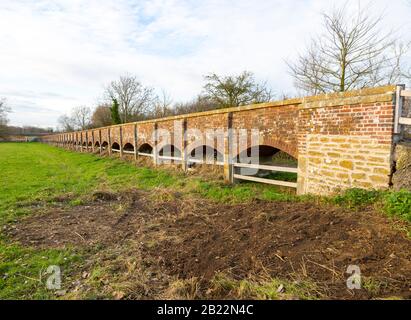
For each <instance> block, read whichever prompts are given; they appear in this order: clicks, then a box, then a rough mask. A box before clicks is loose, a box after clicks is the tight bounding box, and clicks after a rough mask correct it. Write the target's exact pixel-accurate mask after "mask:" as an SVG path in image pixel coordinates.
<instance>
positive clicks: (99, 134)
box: [98, 129, 103, 155]
mask: <svg viewBox="0 0 411 320" xmlns="http://www.w3.org/2000/svg"><path fill="white" fill-rule="evenodd" d="M98 145H99V149H100V155H101V153H102V150H103V147H102V146H101V129H99V130H98Z"/></svg>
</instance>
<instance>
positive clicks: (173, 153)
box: [158, 144, 181, 157]
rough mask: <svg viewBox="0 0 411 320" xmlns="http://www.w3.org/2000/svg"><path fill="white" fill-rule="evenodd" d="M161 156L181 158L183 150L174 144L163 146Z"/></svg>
mask: <svg viewBox="0 0 411 320" xmlns="http://www.w3.org/2000/svg"><path fill="white" fill-rule="evenodd" d="M158 154H159V155H160V156H168V157H181V150H180V149H179V148H177V147H176V146H175V145H173V144H167V145H165V146H162V147H161V149H160V151H159V153H158Z"/></svg>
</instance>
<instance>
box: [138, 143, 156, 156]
mask: <svg viewBox="0 0 411 320" xmlns="http://www.w3.org/2000/svg"><path fill="white" fill-rule="evenodd" d="M138 152H141V153H147V154H152V153H153V147H152V146H151V145H149V144H148V143H143V144H142V145H141V146H140V147H139V148H138Z"/></svg>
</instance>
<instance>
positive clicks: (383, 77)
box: [288, 4, 407, 94]
mask: <svg viewBox="0 0 411 320" xmlns="http://www.w3.org/2000/svg"><path fill="white" fill-rule="evenodd" d="M368 11H369V10H367V11H365V10H363V9H361V8H360V7H359V8H358V10H357V12H356V13H355V14H352V13H350V12H349V11H348V9H347V4H345V5H344V6H342V7H341V8H335V9H333V10H332V11H331V13H323V21H324V34H322V35H320V36H319V37H317V38H315V39H313V41H312V43H311V45H310V46H309V47H308V49H307V51H306V53H305V54H302V55H300V56H299V57H298V59H297V61H296V62H294V63H288V66H289V70H290V73H291V75H292V76H293V78H294V82H295V86H296V88H297V89H298V90H300V91H303V92H304V93H309V94H319V93H327V92H336V91H347V90H353V89H360V88H364V87H370V86H377V85H384V84H389V83H395V82H398V81H401V79H403V78H404V76H405V73H404V72H403V69H402V68H403V56H404V54H405V52H406V49H407V46H404V45H402V44H400V43H399V42H398V41H396V40H395V39H394V37H393V34H392V32H383V31H382V29H381V28H380V24H381V20H382V17H380V16H379V17H373V16H370V15H369V14H368Z"/></svg>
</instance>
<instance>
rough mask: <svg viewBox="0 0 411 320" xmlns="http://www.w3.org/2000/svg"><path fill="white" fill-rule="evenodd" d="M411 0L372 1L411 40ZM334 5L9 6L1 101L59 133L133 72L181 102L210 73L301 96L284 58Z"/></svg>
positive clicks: (113, 2) (79, 2) (19, 0)
mask: <svg viewBox="0 0 411 320" xmlns="http://www.w3.org/2000/svg"><path fill="white" fill-rule="evenodd" d="M334 2H335V4H339V3H341V1H340V0H336V1H334ZM410 2H411V0H373V1H372V2H370V3H372V5H371V8H370V11H371V12H376V13H381V12H384V14H385V18H384V25H386V26H387V28H390V29H396V30H397V31H398V32H399V33H400V35H402V36H403V37H404V38H407V39H411V19H410V17H411V3H410ZM362 3H364V4H366V2H365V1H363V2H362ZM354 4H356V2H354ZM332 5H333V3H332V1H330V0H295V1H289V0H261V1H260V0H258V1H257V0H253V1H250V0H233V1H231V0H226V1H223V0H201V1H200V0H197V1H194V0H188V1H183V0H149V1H145V0H90V1H88V0H61V1H48V0H0V97H6V98H7V101H8V104H9V105H10V106H11V107H12V109H13V113H12V114H10V116H9V118H10V120H11V124H14V125H36V126H55V125H56V123H57V118H58V117H59V116H60V115H62V114H64V113H67V112H69V110H70V108H72V107H75V106H79V105H87V106H90V107H94V106H95V105H96V103H97V102H98V101H99V99H100V97H101V95H102V91H103V88H104V86H105V84H107V82H109V81H110V80H113V79H116V78H117V77H118V76H119V75H121V74H124V73H133V74H136V75H137V76H138V77H139V79H140V80H141V81H142V82H143V83H144V84H145V85H149V86H153V87H155V88H157V89H158V90H161V89H163V90H165V91H167V92H168V93H169V94H170V95H171V96H172V98H173V100H174V101H175V102H176V101H184V100H188V99H191V98H192V97H194V96H195V95H196V94H197V93H199V92H200V91H201V87H202V84H203V78H202V76H203V75H204V74H206V73H209V72H216V73H219V74H233V73H239V72H241V71H242V70H249V71H252V72H254V73H255V75H256V77H257V79H259V80H262V81H268V83H269V85H270V86H271V87H272V89H273V90H274V91H275V92H277V93H278V94H281V93H286V92H293V85H292V80H291V79H290V76H289V75H288V74H287V68H286V65H285V62H284V61H285V60H286V59H292V58H293V57H295V56H296V54H297V53H298V51H301V50H302V49H303V47H304V45H305V44H307V42H309V40H310V38H311V37H312V36H313V35H314V33H316V32H318V31H319V30H320V28H321V17H320V13H321V12H322V11H324V10H327V9H329V8H330V7H332ZM410 61H411V58H410Z"/></svg>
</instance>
